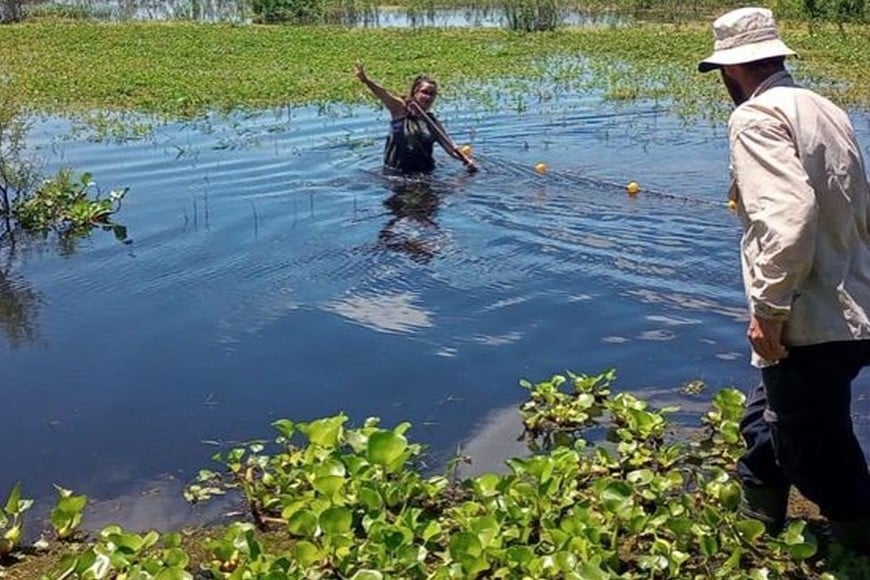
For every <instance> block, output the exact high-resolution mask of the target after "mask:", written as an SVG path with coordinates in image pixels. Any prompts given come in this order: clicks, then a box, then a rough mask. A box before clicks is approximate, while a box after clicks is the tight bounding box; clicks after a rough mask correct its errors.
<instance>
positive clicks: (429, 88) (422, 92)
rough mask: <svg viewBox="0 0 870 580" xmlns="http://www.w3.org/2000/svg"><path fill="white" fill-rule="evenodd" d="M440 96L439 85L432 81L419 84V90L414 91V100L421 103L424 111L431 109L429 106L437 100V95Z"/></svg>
mask: <svg viewBox="0 0 870 580" xmlns="http://www.w3.org/2000/svg"><path fill="white" fill-rule="evenodd" d="M437 96H438V87H437V86H435V84H434V83H430V82H427V81H423V82H421V83H420V84H419V85H417V90H416V91H414V95H413V97H414V100H415V101H417V104H418V105H420V108H422V109H423V110H424V111H427V110H429V107H431V106H432V103H434V102H435V97H437Z"/></svg>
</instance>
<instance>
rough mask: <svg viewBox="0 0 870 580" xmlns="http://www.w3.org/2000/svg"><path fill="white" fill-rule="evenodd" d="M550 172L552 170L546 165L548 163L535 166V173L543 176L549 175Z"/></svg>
mask: <svg viewBox="0 0 870 580" xmlns="http://www.w3.org/2000/svg"><path fill="white" fill-rule="evenodd" d="M549 170H550V168H549V167H547V164H546V163H538V164H537V165H535V171H537V172H538V173H540V174H541V175H544V174H545V173H547V172H548V171H549Z"/></svg>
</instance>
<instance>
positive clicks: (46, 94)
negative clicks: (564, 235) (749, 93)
mask: <svg viewBox="0 0 870 580" xmlns="http://www.w3.org/2000/svg"><path fill="white" fill-rule="evenodd" d="M784 36H785V38H786V40H787V41H788V42H789V43H790V44H791V45H793V47H794V48H795V49H796V50H798V51H799V52H800V53H801V55H802V57H803V59H802V60H801V61H799V63H800V64H799V68H800V71H799V76H800V78H801V79H802V80H804V81H809V82H810V83H811V84H813V85H814V86H818V85H825V86H823V87H821V88H823V89H824V90H825V92H826V93H827V94H829V95H831V96H832V97H833V98H835V99H836V100H838V101H840V102H843V103H845V104H848V105H853V106H859V107H870V72H868V71H870V51H867V50H866V46H867V45H868V43H870V26H857V25H856V26H850V27H847V28H846V29H845V31H844V32H842V33H841V32H839V31H838V30H837V28H836V27H833V26H832V27H823V28H819V29H818V30H816V31H815V33H814V34H810V33H809V31H808V29H807V27H806V25H795V26H786V27H785V29H784ZM710 45H711V34H710V31H709V26H708V25H707V24H706V23H704V24H694V25H673V24H660V25H651V24H646V25H638V26H635V27H631V28H611V27H601V28H593V29H586V28H584V29H565V30H559V31H557V32H551V33H539V34H520V33H512V32H509V31H504V30H493V29H417V30H407V29H399V30H397V29H377V30H374V29H356V28H340V27H268V26H231V25H204V24H191V23H120V24H119V23H115V24H112V23H71V22H51V23H48V22H35V23H25V24H17V25H12V26H4V27H0V77H2V78H6V79H8V82H9V83H10V85H11V86H10V88H12V89H13V95H14V98H15V99H16V100H18V101H19V102H20V104H22V105H24V106H26V107H29V108H31V109H36V110H39V111H46V112H55V113H70V112H82V111H87V110H94V109H97V110H124V111H140V112H148V113H157V114H162V115H168V116H177V115H190V114H196V113H199V112H202V111H204V110H209V109H228V108H235V107H272V106H280V105H296V104H312V103H325V102H338V101H340V102H356V101H360V100H362V99H364V98H366V95H365V93H364V91H363V88H362V87H361V86H360V85H359V83H357V82H355V81H354V79H353V77H352V75H351V72H350V69H351V65H352V63H353V62H354V60H356V59H358V58H360V59H363V60H364V61H365V62H366V64H367V68H368V69H369V70H370V71H371V72H372V74H373V75H375V76H376V77H377V78H378V79H379V80H382V81H383V82H384V83H385V84H387V85H388V86H393V87H403V86H404V85H405V84H406V83H407V82H408V80H409V79H410V78H411V77H412V76H413V75H414V74H416V73H418V72H421V71H426V72H429V73H431V74H433V75H435V76H436V77H437V78H439V80H441V81H442V83H443V84H444V85H445V87H444V88H445V92H446V94H448V95H450V93H451V91H454V93H453V94H454V95H455V94H456V91H457V90H458V87H462V86H467V85H466V84H464V82H465V81H468V82H471V81H474V83H476V84H477V85H478V86H479V85H480V82H481V81H483V83H486V82H487V81H497V80H504V79H528V80H532V81H534V80H537V79H542V78H544V77H545V76H548V75H549V78H550V80H552V81H554V82H556V83H558V84H561V85H564V86H565V87H566V88H578V87H579V88H587V89H599V90H602V91H604V92H606V93H607V94H608V95H609V96H611V97H615V98H624V99H632V98H644V97H653V98H657V97H664V98H670V97H671V96H674V97H676V99H677V102H678V103H679V104H680V105H681V106H682V107H684V108H687V109H688V110H690V111H692V110H695V111H697V110H703V109H704V108H705V107H707V106H710V105H711V104H712V103H714V102H721V101H722V100H723V99H724V98H725V95H724V91H723V90H721V88H720V87H718V86H717V85H718V79H717V78H716V75H700V74H697V73H696V72H695V69H694V65H695V63H696V61H697V60H698V58H699V57H702V56H704V55H706V54H707V52H708V51H709V50H710ZM565 56H567V57H569V58H568V59H567V60H566V59H562V60H561V62H562V65H561V67H560V68H559V69H558V70H556V71H554V70H553V69H552V67H549V68H548V66H546V65H545V63H548V62H552V59H553V57H565ZM581 57H583V58H581ZM566 62H567V63H569V64H567V65H566V64H565V63H566ZM481 97H482V98H485V94H482V95H481Z"/></svg>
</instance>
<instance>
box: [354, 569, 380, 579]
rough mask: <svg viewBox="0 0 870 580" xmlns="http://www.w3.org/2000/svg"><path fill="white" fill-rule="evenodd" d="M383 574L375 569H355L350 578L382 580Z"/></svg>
mask: <svg viewBox="0 0 870 580" xmlns="http://www.w3.org/2000/svg"><path fill="white" fill-rule="evenodd" d="M383 579H384V575H383V574H381V573H380V572H378V571H377V570H357V571H356V573H355V574H354V575H353V576H351V577H350V580H383Z"/></svg>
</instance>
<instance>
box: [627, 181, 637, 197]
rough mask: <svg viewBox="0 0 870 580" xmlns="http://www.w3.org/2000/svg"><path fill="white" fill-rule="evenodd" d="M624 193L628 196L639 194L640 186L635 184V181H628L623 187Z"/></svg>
mask: <svg viewBox="0 0 870 580" xmlns="http://www.w3.org/2000/svg"><path fill="white" fill-rule="evenodd" d="M625 191H627V192H628V195H637V194H638V193H640V186H639V185H638V184H637V182H636V181H629V182H628V184H627V185H626V186H625Z"/></svg>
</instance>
